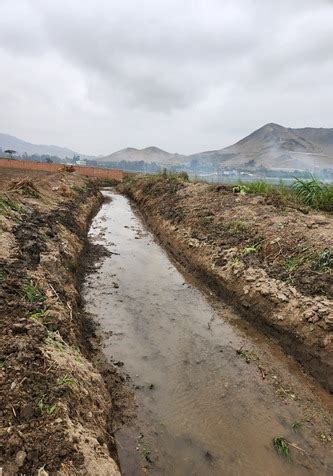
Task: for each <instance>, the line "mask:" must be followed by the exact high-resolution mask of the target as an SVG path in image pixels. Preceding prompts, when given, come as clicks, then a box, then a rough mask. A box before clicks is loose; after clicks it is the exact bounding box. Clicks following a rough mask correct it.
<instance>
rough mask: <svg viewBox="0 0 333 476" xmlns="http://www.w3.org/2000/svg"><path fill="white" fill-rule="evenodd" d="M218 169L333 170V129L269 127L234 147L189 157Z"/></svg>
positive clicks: (272, 125) (269, 125)
mask: <svg viewBox="0 0 333 476" xmlns="http://www.w3.org/2000/svg"><path fill="white" fill-rule="evenodd" d="M190 157H191V159H192V160H193V159H196V160H198V161H199V162H202V161H209V162H213V163H215V164H216V166H219V165H222V166H235V167H237V166H241V165H245V164H251V165H254V166H257V167H258V166H264V167H267V168H286V169H296V168H298V169H312V168H314V167H320V168H326V167H332V168H333V129H323V128H320V129H318V128H311V127H306V128H304V129H292V128H286V127H282V126H280V125H278V124H272V123H271V124H266V125H265V126H263V127H261V128H260V129H258V130H256V131H255V132H253V133H252V134H250V135H249V136H247V137H245V138H244V139H242V140H240V141H239V142H237V143H236V144H234V145H231V146H229V147H225V148H224V149H220V150H213V151H208V152H202V153H199V154H194V155H192V156H190Z"/></svg>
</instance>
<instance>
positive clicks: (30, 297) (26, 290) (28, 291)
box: [22, 284, 46, 304]
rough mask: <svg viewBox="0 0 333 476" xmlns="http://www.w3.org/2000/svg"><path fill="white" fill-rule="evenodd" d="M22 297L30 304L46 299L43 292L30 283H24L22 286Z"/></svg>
mask: <svg viewBox="0 0 333 476" xmlns="http://www.w3.org/2000/svg"><path fill="white" fill-rule="evenodd" d="M22 293H23V297H24V299H25V300H26V301H28V302H29V303H30V304H34V303H41V302H44V301H45V300H46V296H45V294H44V293H43V292H42V291H41V290H39V289H38V288H36V287H35V286H33V285H32V284H26V285H24V286H23V287H22Z"/></svg>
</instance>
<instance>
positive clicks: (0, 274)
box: [0, 271, 7, 283]
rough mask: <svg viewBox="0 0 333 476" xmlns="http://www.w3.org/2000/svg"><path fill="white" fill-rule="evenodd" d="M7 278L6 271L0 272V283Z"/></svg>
mask: <svg viewBox="0 0 333 476" xmlns="http://www.w3.org/2000/svg"><path fill="white" fill-rule="evenodd" d="M6 277H7V273H6V271H0V283H2V282H3V281H4V280H5V279H6Z"/></svg>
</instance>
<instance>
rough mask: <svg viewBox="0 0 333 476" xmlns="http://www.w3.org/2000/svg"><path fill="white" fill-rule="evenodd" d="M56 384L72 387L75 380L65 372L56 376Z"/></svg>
mask: <svg viewBox="0 0 333 476" xmlns="http://www.w3.org/2000/svg"><path fill="white" fill-rule="evenodd" d="M57 384H58V385H60V386H66V387H70V388H72V387H73V386H74V385H75V380H74V378H73V377H71V376H70V375H67V374H65V375H63V376H62V377H59V378H58V380H57Z"/></svg>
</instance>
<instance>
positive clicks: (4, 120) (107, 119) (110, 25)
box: [0, 0, 333, 153]
mask: <svg viewBox="0 0 333 476" xmlns="http://www.w3.org/2000/svg"><path fill="white" fill-rule="evenodd" d="M332 24H333V4H332V2H330V1H324V0H322V1H320V0H319V1H318V0H317V1H315V0H294V1H293V2H290V1H287V0H281V1H279V2H275V1H273V0H267V1H265V2H263V1H259V0H233V1H231V0H225V1H223V2H222V1H220V0H201V1H199V0H178V1H176V0H169V1H168V2H165V1H162V0H143V1H141V2H139V3H138V2H137V1H134V0H124V1H123V2H118V1H116V0H85V1H84V2H82V1H79V0H66V1H65V0H58V1H57V2H46V1H45V0H2V1H1V3H0V61H1V65H2V70H3V71H5V74H2V76H1V80H0V101H1V105H2V110H3V111H5V114H2V115H1V119H0V130H1V131H3V132H7V133H12V134H14V135H17V136H20V137H22V138H24V139H27V140H31V141H35V142H39V143H40V142H48V143H57V144H59V145H66V146H69V147H71V148H74V149H76V150H80V151H82V152H86V153H109V152H111V151H114V150H115V149H117V148H122V147H126V146H137V147H144V146H148V145H152V144H154V145H158V146H160V147H162V148H165V149H167V150H170V151H176V150H177V151H179V152H182V153H188V152H196V151H198V150H201V149H212V148H220V147H223V146H225V145H229V144H230V143H231V142H232V141H234V140H237V139H238V138H241V137H242V136H244V135H245V134H247V133H249V132H251V131H252V130H253V129H255V128H256V127H259V126H261V125H263V124H264V123H265V122H272V121H274V122H280V123H282V124H285V125H287V126H295V127H301V126H305V125H313V126H323V127H325V126H326V127H329V126H332V123H331V122H330V121H331V117H332V114H331V111H332V106H333V95H332V94H331V92H330V91H331V84H332V79H333V58H332V54H331V45H332V43H333V29H332V27H331V25H332Z"/></svg>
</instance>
